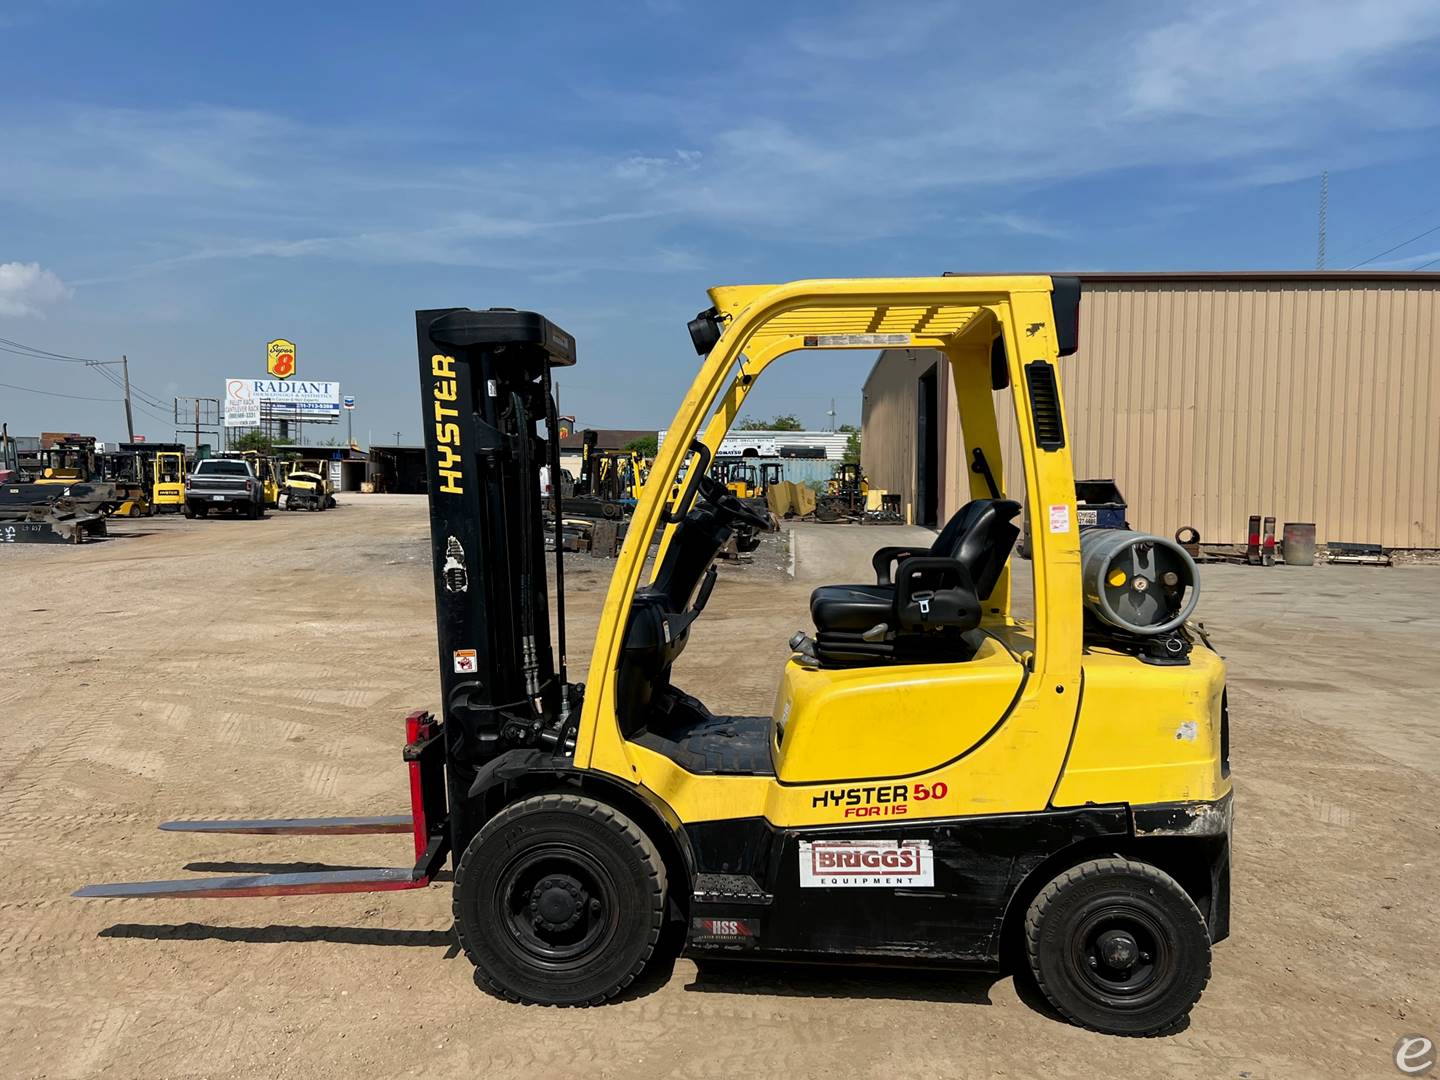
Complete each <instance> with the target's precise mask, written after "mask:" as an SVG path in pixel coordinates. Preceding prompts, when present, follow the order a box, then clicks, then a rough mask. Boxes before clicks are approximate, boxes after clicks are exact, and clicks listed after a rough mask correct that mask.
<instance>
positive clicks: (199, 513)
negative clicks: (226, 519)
mask: <svg viewBox="0 0 1440 1080" xmlns="http://www.w3.org/2000/svg"><path fill="white" fill-rule="evenodd" d="M195 516H196V517H202V518H203V517H209V516H210V507H208V506H197V507H196V508H195Z"/></svg>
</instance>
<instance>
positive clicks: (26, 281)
mask: <svg viewBox="0 0 1440 1080" xmlns="http://www.w3.org/2000/svg"><path fill="white" fill-rule="evenodd" d="M69 295H70V290H69V288H67V287H66V285H65V283H64V282H63V281H61V280H60V278H59V277H57V276H56V275H55V274H54V273H52V272H51V271H49V270H45V269H43V268H42V267H41V266H40V264H39V263H22V262H7V263H0V315H9V316H15V317H20V316H25V315H33V316H37V317H43V316H44V309H45V308H47V307H50V306H52V305H54V304H58V303H59V302H60V301H61V300H64V299H65V298H66V297H68V296H69Z"/></svg>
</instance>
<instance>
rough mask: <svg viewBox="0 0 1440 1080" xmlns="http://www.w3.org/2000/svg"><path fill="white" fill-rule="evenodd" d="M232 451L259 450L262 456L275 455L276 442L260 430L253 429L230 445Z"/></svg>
mask: <svg viewBox="0 0 1440 1080" xmlns="http://www.w3.org/2000/svg"><path fill="white" fill-rule="evenodd" d="M230 448H231V449H232V450H259V451H260V453H262V454H273V453H275V440H274V439H272V438H271V437H270V436H269V435H267V434H265V432H263V431H261V430H260V429H259V428H251V429H250V430H249V431H247V432H245V433H243V434H242V435H240V436H239V437H238V438H236V439H234V440H232V441H231V443H230Z"/></svg>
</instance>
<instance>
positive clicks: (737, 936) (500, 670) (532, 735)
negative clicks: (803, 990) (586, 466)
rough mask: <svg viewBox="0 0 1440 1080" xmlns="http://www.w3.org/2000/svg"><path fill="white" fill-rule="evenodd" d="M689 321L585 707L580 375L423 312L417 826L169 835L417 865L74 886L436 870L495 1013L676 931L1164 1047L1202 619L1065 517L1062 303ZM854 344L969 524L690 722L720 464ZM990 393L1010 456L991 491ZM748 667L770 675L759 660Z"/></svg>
mask: <svg viewBox="0 0 1440 1080" xmlns="http://www.w3.org/2000/svg"><path fill="white" fill-rule="evenodd" d="M710 298H711V301H712V306H710V307H709V308H708V309H707V310H705V311H704V312H702V313H701V314H700V315H699V316H697V317H696V318H695V319H694V320H692V321H691V323H690V327H689V329H690V334H691V338H692V340H693V341H694V343H695V346H696V349H697V351H698V352H699V353H700V354H701V355H702V356H704V357H705V359H704V361H703V363H702V365H701V367H700V371H699V373H698V375H697V376H696V378H695V380H694V382H693V384H692V385H691V388H690V390H689V392H688V393H687V394H686V395H685V398H684V401H683V403H682V405H681V407H680V410H679V412H678V413H677V415H676V417H675V419H674V421H673V423H672V424H671V425H670V428H669V434H668V437H667V438H666V440H665V444H664V446H663V447H662V449H661V451H660V453H659V456H658V457H657V459H656V462H655V468H654V475H655V476H658V477H659V478H661V481H662V482H659V483H651V484H649V485H647V487H646V489H645V492H644V494H643V495H642V497H641V499H640V503H639V505H638V507H637V508H636V510H635V514H634V519H633V527H632V528H631V529H630V530H629V532H628V533H627V536H626V539H625V542H624V546H623V548H622V550H621V553H620V557H619V561H618V563H617V566H616V569H615V571H614V574H613V575H612V578H611V582H610V586H609V592H608V595H607V597H606V601H605V606H604V608H603V611H602V613H601V617H600V620H599V625H598V629H597V631H596V635H595V641H594V647H593V651H592V652H591V655H590V662H589V669H590V671H591V673H592V675H591V680H590V682H589V683H588V685H584V686H582V685H580V684H577V683H573V682H571V681H569V679H568V674H567V667H566V646H565V619H564V594H565V590H564V580H563V573H564V561H563V559H562V558H561V556H560V554H559V552H558V550H557V553H556V556H555V562H554V564H553V573H554V575H555V580H554V582H553V584H554V587H555V595H556V600H555V606H556V611H555V617H554V618H553V620H552V618H551V601H550V599H549V590H548V587H547V581H546V578H547V576H548V575H547V573H546V550H545V535H544V529H543V527H542V518H541V499H540V495H539V490H538V487H539V485H538V479H537V478H538V475H539V472H538V469H539V464H540V458H541V456H542V455H545V456H548V458H549V461H550V466H551V468H552V470H555V471H558V468H559V452H558V446H557V440H556V439H554V438H552V437H549V435H548V433H550V432H554V431H555V430H556V409H555V404H554V397H553V393H552V388H551V373H552V369H553V368H554V367H556V366H561V365H569V364H573V363H574V362H575V342H574V339H573V338H572V337H571V336H570V335H569V334H567V333H565V332H564V331H563V330H561V329H560V328H559V327H557V326H555V325H554V324H553V323H551V322H550V321H549V320H547V319H545V318H544V317H542V316H540V315H537V314H534V313H531V312H524V311H515V310H513V309H492V310H488V311H471V310H468V309H463V308H461V309H442V310H432V311H420V312H417V313H416V328H417V337H418V344H419V362H420V390H421V398H422V403H423V409H424V413H425V416H426V417H427V423H426V425H425V432H426V451H427V462H428V468H429V473H430V477H429V479H430V483H429V498H430V525H431V549H432V559H433V566H434V587H435V598H436V616H437V627H438V639H439V641H438V643H439V657H438V659H439V672H440V684H441V694H440V700H441V701H442V702H443V705H442V709H441V712H440V714H439V715H438V716H431V715H430V714H428V713H424V712H415V713H412V714H411V715H410V716H409V717H408V718H407V721H406V732H407V736H406V737H407V742H406V747H405V752H404V758H405V760H406V762H407V763H408V766H409V770H410V793H411V812H410V814H409V815H408V817H405V816H396V817H388V818H361V819H356V818H333V819H288V820H287V819H280V820H262V821H184V822H172V823H169V824H168V825H167V826H165V827H166V828H168V829H171V830H175V831H188V832H200V833H207V834H210V833H217V832H237V833H285V832H292V833H317V832H319V833H327V832H328V833H337V834H339V833H344V834H348V833H354V832H365V831H369V832H392V831H399V830H402V829H403V830H406V831H409V832H410V833H411V834H412V836H413V840H414V852H415V863H414V866H413V867H410V866H404V867H394V868H387V869H379V870H377V869H357V870H331V871H323V872H315V873H311V872H305V873H296V874H260V875H241V876H234V877H221V878H210V879H194V878H190V879H183V880H179V881H166V882H140V883H130V884H120V885H100V886H89V887H87V888H85V889H82V890H81V891H80V893H79V895H81V896H95V897H157V896H163V897H185V898H192V897H201V896H222V897H223V896H256V895H284V894H295V893H306V894H309V893H322V892H354V891H366V890H380V889H387V890H390V889H409V888H421V887H424V886H426V885H428V884H429V883H430V882H431V881H432V880H434V878H435V877H436V875H437V874H438V873H439V872H440V871H441V870H442V868H443V867H444V864H445V860H446V858H447V856H448V857H450V859H451V865H452V867H453V885H451V889H452V898H453V911H454V916H455V925H456V930H457V933H458V936H459V939H460V943H461V945H462V946H463V948H464V950H465V953H466V955H467V956H468V957H469V958H470V959H471V960H472V961H473V962H474V963H475V964H476V966H477V967H478V970H479V975H478V978H479V981H480V982H481V983H482V984H483V985H484V986H486V987H488V988H489V989H491V990H492V991H493V992H494V993H496V994H498V995H500V996H502V997H504V998H507V999H510V1000H514V1001H521V1002H538V1003H548V1004H563V1005H586V1004H599V1003H601V1002H604V1001H607V1000H609V999H611V998H613V997H614V996H615V995H617V994H619V993H620V992H621V991H623V990H624V989H625V988H626V987H627V986H628V985H630V984H631V983H632V982H633V980H634V979H635V978H636V976H637V975H638V974H639V973H640V972H641V971H642V970H643V969H644V968H645V967H646V965H647V964H648V963H649V962H651V960H652V959H653V957H654V954H655V952H656V950H657V949H658V948H660V947H662V943H665V942H668V941H670V940H672V939H671V938H670V936H669V935H667V934H665V933H663V931H664V930H665V929H666V926H667V924H674V925H675V928H676V929H677V930H678V931H679V934H680V935H681V936H682V937H683V948H684V949H685V950H686V952H688V953H689V954H690V955H692V956H694V957H696V958H697V959H698V960H702V961H703V960H704V959H705V958H707V957H725V958H740V959H754V960H771V961H782V962H784V961H806V962H813V961H829V962H834V963H838V964H850V965H857V964H864V965H874V964H895V965H904V964H931V965H940V966H946V967H952V968H973V969H982V970H997V969H999V968H1001V967H1002V966H1004V965H1007V964H1008V965H1009V966H1011V967H1012V968H1013V969H1015V970H1017V971H1019V972H1024V973H1028V976H1029V977H1031V978H1033V979H1034V981H1035V983H1036V984H1037V985H1038V987H1039V989H1040V990H1041V991H1042V992H1043V994H1044V995H1045V997H1046V998H1047V999H1048V1000H1049V1001H1050V1002H1051V1004H1053V1005H1054V1007H1055V1008H1056V1009H1057V1010H1058V1011H1059V1012H1060V1013H1061V1014H1063V1015H1064V1016H1065V1017H1067V1018H1069V1019H1070V1020H1071V1021H1073V1022H1075V1023H1078V1024H1082V1025H1085V1026H1087V1027H1091V1028H1095V1029H1097V1030H1100V1031H1104V1032H1111V1033H1115V1034H1121V1035H1151V1034H1156V1033H1160V1032H1164V1031H1168V1030H1171V1029H1173V1028H1174V1027H1175V1026H1177V1025H1179V1024H1181V1023H1183V1021H1184V1018H1185V1016H1186V1014H1187V1013H1188V1012H1189V1010H1190V1009H1191V1007H1192V1006H1193V1004H1194V1003H1195V1002H1196V1000H1197V999H1198V998H1199V997H1200V994H1201V992H1202V990H1203V989H1204V987H1205V985H1206V983H1207V981H1208V979H1209V976H1210V954H1211V946H1212V944H1213V943H1215V942H1217V941H1220V940H1221V939H1223V938H1225V937H1226V935H1227V934H1228V932H1229V914H1230V835H1231V828H1232V809H1231V797H1232V796H1231V778H1230V767H1229V761H1228V753H1229V751H1228V739H1229V731H1228V715H1227V710H1226V703H1225V668H1224V664H1223V663H1222V661H1221V660H1220V658H1219V656H1218V655H1217V654H1216V653H1215V652H1214V651H1213V650H1212V649H1211V647H1210V645H1209V642H1208V640H1206V638H1205V636H1204V634H1203V632H1202V631H1201V630H1200V629H1199V628H1198V627H1197V626H1195V625H1193V624H1192V623H1191V622H1190V621H1189V617H1190V615H1191V613H1192V612H1193V610H1194V607H1195V602H1196V599H1197V597H1198V581H1197V579H1196V576H1195V567H1194V564H1193V562H1191V561H1190V560H1189V556H1188V555H1186V554H1185V553H1184V551H1183V549H1180V548H1179V547H1178V545H1175V544H1173V543H1172V542H1171V541H1168V540H1164V539H1161V538H1159V537H1154V536H1146V535H1143V534H1139V533H1132V532H1128V531H1123V530H1089V531H1087V532H1085V533H1082V532H1081V530H1080V528H1079V523H1078V521H1077V517H1076V507H1075V484H1074V474H1073V471H1072V467H1071V459H1070V450H1069V444H1070V437H1069V432H1068V431H1067V428H1066V422H1065V413H1064V407H1063V401H1062V395H1061V390H1060V378H1059V366H1060V364H1061V363H1062V361H1063V358H1064V357H1066V356H1068V355H1070V354H1071V353H1073V352H1074V351H1075V348H1076V339H1077V336H1078V320H1079V303H1080V287H1079V281H1078V280H1077V279H1073V278H1062V277H1053V278H1052V277H1049V276H1044V275H1024V276H1004V277H941V278H899V279H860V280H818V281H796V282H792V283H790V284H785V285H750V286H730V287H722V288H715V289H712V290H711V291H710ZM877 334H882V335H884V338H885V340H886V342H887V343H903V344H904V345H906V346H908V347H911V348H916V349H934V350H937V352H938V354H939V355H940V356H941V357H942V358H943V361H944V367H945V368H946V369H947V370H948V374H949V377H950V378H951V379H952V382H953V386H954V390H955V397H956V400H957V402H958V404H959V407H960V419H961V431H962V433H963V439H964V444H965V446H964V449H965V459H966V460H967V461H971V462H974V463H975V469H974V471H969V472H967V477H968V482H969V496H970V501H968V502H967V503H965V505H963V506H962V507H961V508H960V509H959V510H958V511H957V512H956V513H955V514H954V516H953V517H952V518H951V519H950V521H949V522H948V523H947V524H946V525H945V527H944V528H943V529H942V530H941V531H940V532H939V534H938V535H937V536H936V537H935V538H934V540H933V541H932V542H931V543H930V544H929V545H928V546H919V545H912V546H908V547H885V548H881V549H880V550H878V551H877V552H875V555H874V558H873V569H874V581H864V582H858V583H852V584H845V583H839V584H834V585H827V586H823V587H821V588H819V589H816V590H815V592H814V593H813V595H812V596H811V598H810V605H809V606H810V611H809V615H810V618H811V620H812V621H813V624H814V626H813V629H807V630H806V631H804V632H801V633H797V634H796V635H795V636H794V637H793V638H792V639H791V654H790V656H789V658H788V659H787V660H786V661H785V662H784V663H783V665H780V666H779V667H778V669H777V671H776V678H777V682H778V687H777V693H776V697H775V705H774V710H773V712H772V713H771V715H768V716H757V717H734V716H718V715H713V714H712V713H711V712H710V710H709V709H708V708H707V707H706V705H705V704H704V703H703V702H701V701H700V700H698V699H697V698H696V697H694V696H692V695H690V694H686V693H685V692H684V691H682V690H681V689H680V688H679V687H678V686H676V685H675V684H674V683H673V681H672V669H673V665H674V663H675V660H676V659H677V658H678V657H679V656H680V654H681V653H682V652H683V651H684V649H685V647H686V644H687V643H688V641H689V636H690V628H691V626H692V624H693V623H694V621H695V620H696V619H697V618H699V617H700V616H701V615H702V614H703V612H704V611H705V609H706V606H707V603H708V602H709V600H710V599H711V596H712V593H713V591H714V590H715V588H716V585H717V577H716V571H715V567H714V560H715V556H716V553H717V552H718V551H719V550H720V548H721V547H722V546H723V545H724V544H726V543H727V542H729V541H731V540H732V539H735V540H736V542H737V543H739V544H741V545H748V544H753V543H755V542H756V539H757V538H756V530H757V529H759V528H760V527H762V524H763V523H762V522H761V521H760V519H759V516H758V515H756V514H755V513H754V512H753V511H752V510H751V509H750V508H748V507H747V506H746V505H745V504H744V503H742V502H741V501H740V500H739V499H737V498H735V496H734V495H733V494H732V493H731V492H729V491H727V490H726V488H725V486H724V485H723V484H721V483H720V482H718V481H717V480H716V479H715V478H714V477H712V476H710V475H709V466H710V464H711V462H712V461H713V458H714V455H715V453H716V451H717V449H718V448H719V446H720V442H721V439H722V438H723V437H724V435H725V433H726V430H727V429H728V428H729V426H730V425H731V424H732V423H733V422H734V420H735V418H736V416H737V415H738V414H739V412H740V409H741V407H742V406H743V405H744V403H745V399H746V397H747V396H748V395H749V393H750V392H751V390H752V388H753V385H754V383H755V382H756V380H758V379H760V378H762V377H763V376H764V374H765V372H766V371H767V369H768V368H769V367H770V365H771V364H774V363H776V362H779V361H781V360H782V359H783V358H784V357H786V356H787V355H789V354H791V353H794V352H797V351H800V350H808V349H815V348H820V349H847V348H853V349H873V348H874V345H875V340H876V335H877ZM997 391H1009V393H1008V394H1006V395H1004V396H1003V397H997ZM997 400H1001V401H1008V405H1009V407H1010V408H1013V418H1014V422H1015V427H1016V431H1017V432H1018V445H1019V458H1020V460H1019V464H1020V465H1021V466H1022V467H1023V474H1024V479H1023V483H1022V485H1021V488H1020V489H1019V490H1017V491H1016V492H1014V493H1012V492H1009V491H1007V490H1006V489H1005V475H1006V472H1005V469H1004V468H1003V467H1002V465H1003V463H1002V457H1001V451H1002V445H1001V440H1000V437H999V430H998V424H997V416H996V411H995V410H996V401H997ZM431 420H433V422H429V421H431ZM682 468H685V478H684V481H683V483H682V484H681V485H680V488H679V492H678V494H675V495H673V496H672V494H671V486H670V485H671V481H672V479H675V478H678V477H679V476H680V473H681V470H682ZM1012 494H1013V495H1021V496H1023V497H1024V498H1025V500H1026V501H1027V503H1028V505H1029V506H1030V508H1031V513H1032V514H1033V515H1035V516H1036V520H1037V526H1038V527H1037V528H1036V529H1035V530H1034V535H1033V537H1032V548H1033V558H1034V562H1033V590H1034V612H1035V614H1034V616H1033V617H1023V618H1022V617H1021V616H1020V615H1019V614H1018V612H1017V610H1016V608H1015V607H1012V592H1013V590H1014V586H1013V583H1012V579H1011V574H1010V567H1009V563H1010V557H1011V554H1012V550H1013V548H1014V544H1015V540H1016V537H1017V535H1018V527H1017V525H1016V523H1015V522H1016V519H1017V518H1018V517H1019V514H1020V509H1021V508H1020V504H1019V503H1018V502H1017V501H1016V500H1015V499H1014V498H1013V497H1012ZM557 529H558V526H557ZM657 530H658V531H659V533H660V542H659V550H658V553H657V554H656V555H655V557H654V558H653V559H651V558H650V557H649V555H650V548H651V543H652V538H654V537H655V536H656V533H657ZM557 547H558V545H557ZM737 648H738V649H740V650H742V651H743V652H744V654H745V655H746V661H745V662H748V663H751V664H754V663H761V662H764V661H763V656H764V643H763V642H744V643H738V644H737Z"/></svg>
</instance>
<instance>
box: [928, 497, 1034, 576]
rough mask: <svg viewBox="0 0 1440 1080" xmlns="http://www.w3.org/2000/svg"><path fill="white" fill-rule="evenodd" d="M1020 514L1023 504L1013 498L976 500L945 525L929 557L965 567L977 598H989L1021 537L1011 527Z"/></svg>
mask: <svg viewBox="0 0 1440 1080" xmlns="http://www.w3.org/2000/svg"><path fill="white" fill-rule="evenodd" d="M1019 513H1020V504H1019V503H1017V502H1015V501H1014V500H1013V499H973V500H971V501H970V502H968V503H966V504H965V505H964V506H962V507H961V508H960V509H959V510H957V511H956V512H955V515H954V516H953V517H951V519H950V520H949V521H947V522H946V523H945V528H943V529H941V530H940V535H939V536H937V537H936V538H935V543H933V544H932V545H930V554H932V555H936V556H938V557H940V558H945V559H955V560H956V561H958V562H960V563H961V564H963V565H964V567H965V569H967V570H969V571H970V579H971V580H972V581H973V582H974V583H975V595H976V596H977V597H979V598H980V599H981V600H986V599H989V597H990V594H991V593H992V592H994V591H995V585H996V583H997V582H998V581H999V580H1000V571H1001V570H1003V569H1005V563H1006V562H1007V561H1008V560H1009V558H1010V550H1011V548H1013V547H1014V546H1015V540H1016V538H1017V537H1019V535H1020V530H1019V528H1017V527H1016V526H1015V525H1014V524H1012V520H1013V519H1014V517H1015V516H1016V515H1017V514H1019Z"/></svg>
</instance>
